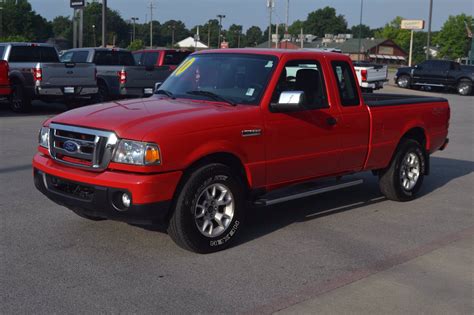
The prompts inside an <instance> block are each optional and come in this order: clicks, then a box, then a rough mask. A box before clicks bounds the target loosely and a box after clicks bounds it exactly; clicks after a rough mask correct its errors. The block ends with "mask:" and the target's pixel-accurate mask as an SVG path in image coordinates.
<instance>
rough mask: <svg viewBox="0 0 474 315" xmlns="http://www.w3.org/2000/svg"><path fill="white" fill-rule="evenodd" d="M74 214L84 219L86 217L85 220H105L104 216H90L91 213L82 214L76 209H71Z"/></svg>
mask: <svg viewBox="0 0 474 315" xmlns="http://www.w3.org/2000/svg"><path fill="white" fill-rule="evenodd" d="M72 211H73V212H74V213H75V214H77V215H78V216H80V217H81V218H84V219H87V220H91V221H105V220H107V219H106V218H101V217H95V216H92V215H87V214H84V213H82V212H80V211H77V210H72Z"/></svg>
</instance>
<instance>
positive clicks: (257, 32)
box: [245, 26, 266, 47]
mask: <svg viewBox="0 0 474 315" xmlns="http://www.w3.org/2000/svg"><path fill="white" fill-rule="evenodd" d="M245 37H246V42H247V46H249V47H255V46H257V45H258V44H260V43H261V42H263V41H264V40H266V39H263V34H262V30H261V29H260V27H258V26H252V27H250V28H249V29H248V30H247V32H246V33H245Z"/></svg>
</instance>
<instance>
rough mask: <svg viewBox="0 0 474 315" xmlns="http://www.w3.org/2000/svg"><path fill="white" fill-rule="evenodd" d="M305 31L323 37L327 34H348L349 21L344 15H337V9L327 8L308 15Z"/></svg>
mask: <svg viewBox="0 0 474 315" xmlns="http://www.w3.org/2000/svg"><path fill="white" fill-rule="evenodd" d="M304 31H305V33H307V34H313V35H316V36H318V37H323V36H324V35H325V34H341V33H346V32H347V21H346V19H345V18H344V16H343V15H336V9H334V8H332V7H325V8H323V9H318V10H316V11H313V12H311V13H309V14H308V18H307V19H306V21H305V22H304Z"/></svg>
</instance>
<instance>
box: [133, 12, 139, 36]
mask: <svg viewBox="0 0 474 315" xmlns="http://www.w3.org/2000/svg"><path fill="white" fill-rule="evenodd" d="M138 20H139V18H137V17H132V22H133V36H132V39H133V41H135V39H136V36H135V35H136V33H135V22H136V21H138Z"/></svg>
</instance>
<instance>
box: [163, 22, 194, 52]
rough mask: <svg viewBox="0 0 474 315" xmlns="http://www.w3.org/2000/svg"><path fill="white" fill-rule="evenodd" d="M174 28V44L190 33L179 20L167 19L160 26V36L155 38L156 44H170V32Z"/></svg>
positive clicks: (171, 32) (169, 45) (168, 45)
mask: <svg viewBox="0 0 474 315" xmlns="http://www.w3.org/2000/svg"><path fill="white" fill-rule="evenodd" d="M173 30H174V44H176V43H177V42H179V41H180V40H183V39H185V38H186V37H188V36H189V35H190V33H189V31H188V29H187V28H186V25H184V23H183V22H181V21H176V20H169V21H166V22H165V23H163V24H162V25H161V27H160V37H159V38H158V39H157V41H156V44H157V45H158V46H167V47H171V46H172V39H173V38H172V37H173V36H172V34H173Z"/></svg>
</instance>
